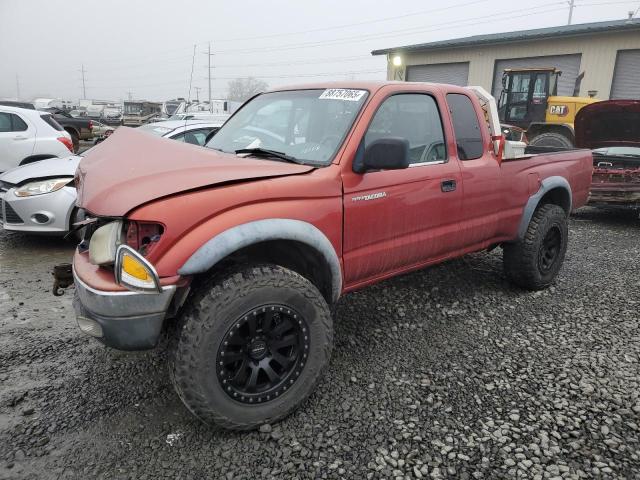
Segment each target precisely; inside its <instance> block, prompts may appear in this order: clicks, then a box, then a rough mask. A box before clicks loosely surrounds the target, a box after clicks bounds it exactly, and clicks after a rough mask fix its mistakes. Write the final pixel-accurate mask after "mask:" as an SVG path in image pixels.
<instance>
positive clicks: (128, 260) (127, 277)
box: [115, 245, 162, 293]
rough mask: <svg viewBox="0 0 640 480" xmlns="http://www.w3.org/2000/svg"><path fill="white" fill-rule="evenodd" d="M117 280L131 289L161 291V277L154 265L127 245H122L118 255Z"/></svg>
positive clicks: (150, 291)
mask: <svg viewBox="0 0 640 480" xmlns="http://www.w3.org/2000/svg"><path fill="white" fill-rule="evenodd" d="M115 272H116V282H118V283H119V284H120V285H122V286H123V287H127V288H128V289H129V290H134V291H138V292H143V293H159V292H161V291H162V288H161V287H160V279H159V278H158V273H157V272H156V269H155V268H153V265H151V263H149V261H148V260H147V259H145V258H144V257H143V256H142V255H140V254H139V253H138V252H136V251H135V250H134V249H133V248H131V247H128V246H127V245H120V246H119V247H118V253H117V255H116V268H115Z"/></svg>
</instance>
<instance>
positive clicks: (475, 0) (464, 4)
mask: <svg viewBox="0 0 640 480" xmlns="http://www.w3.org/2000/svg"><path fill="white" fill-rule="evenodd" d="M488 1H490V0H473V1H467V2H462V3H456V4H453V5H448V6H445V7H439V8H432V9H427V10H421V11H417V12H410V13H405V14H402V15H395V16H391V17H383V18H377V19H371V20H364V21H360V22H354V23H347V24H341V25H333V26H329V27H321V28H313V29H306V30H298V31H294V32H279V33H274V34H267V35H253V36H249V37H236V38H228V37H227V38H220V39H213V40H205V41H202V42H198V45H203V46H204V45H206V44H207V43H208V42H209V41H215V42H216V43H225V42H237V41H241V40H262V39H267V38H277V37H284V36H294V35H308V34H309V33H317V32H324V31H331V30H339V29H345V28H350V27H357V26H362V25H370V24H374V23H383V22H388V21H393V20H398V19H402V18H407V17H414V16H421V15H427V14H433V13H438V12H442V11H447V10H453V9H456V8H463V7H469V6H472V5H477V4H481V3H486V2H488ZM191 46H192V44H190V45H189V46H184V47H181V48H176V49H172V50H166V51H164V52H163V54H166V53H174V52H185V51H186V50H187V49H188V50H189V51H191ZM148 57H149V56H148V55H134V56H129V57H122V56H118V57H117V58H112V59H108V58H107V59H104V60H101V63H104V62H111V61H115V62H120V61H122V60H123V59H124V60H127V59H138V58H144V59H147V58H148ZM180 58H191V56H190V55H188V56H186V55H185V56H182V57H180ZM163 61H164V59H163Z"/></svg>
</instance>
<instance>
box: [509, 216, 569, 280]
mask: <svg viewBox="0 0 640 480" xmlns="http://www.w3.org/2000/svg"><path fill="white" fill-rule="evenodd" d="M567 238H568V226H567V216H566V213H565V211H564V210H563V209H562V208H561V207H559V206H558V205H553V204H546V205H542V206H541V207H539V208H538V209H537V210H536V212H535V213H534V214H533V218H532V219H531V222H530V223H529V227H528V228H527V232H526V234H525V236H524V238H523V239H522V240H520V241H518V242H516V243H509V244H505V245H504V248H503V262H504V272H505V275H506V276H507V278H508V279H509V281H511V282H512V283H515V284H516V285H518V286H520V287H522V288H526V289H529V290H541V289H543V288H546V287H548V286H549V285H551V283H552V282H553V280H554V279H555V278H556V276H557V275H558V272H559V271H560V268H561V267H562V263H563V261H564V256H565V253H566V251H567Z"/></svg>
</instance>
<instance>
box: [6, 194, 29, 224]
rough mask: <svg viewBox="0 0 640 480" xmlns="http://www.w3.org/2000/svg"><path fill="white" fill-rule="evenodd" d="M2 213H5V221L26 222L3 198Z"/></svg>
mask: <svg viewBox="0 0 640 480" xmlns="http://www.w3.org/2000/svg"><path fill="white" fill-rule="evenodd" d="M0 214H2V215H3V217H2V220H3V222H4V223H24V220H22V219H21V218H20V215H18V214H17V213H16V211H15V210H14V209H13V208H12V207H11V205H9V204H8V203H7V202H5V201H4V200H2V204H0Z"/></svg>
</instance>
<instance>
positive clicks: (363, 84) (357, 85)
mask: <svg viewBox="0 0 640 480" xmlns="http://www.w3.org/2000/svg"><path fill="white" fill-rule="evenodd" d="M389 85H397V86H399V87H400V86H401V87H403V89H405V90H406V89H407V88H406V87H407V86H415V87H420V88H424V86H425V85H429V86H430V87H432V88H436V89H437V88H446V89H447V91H451V90H463V89H464V88H463V87H458V86H455V85H448V84H442V83H428V82H399V81H390V80H362V81H355V80H349V81H331V82H318V83H302V84H300V83H298V84H293V85H285V86H283V87H276V88H273V89H270V90H269V91H270V92H282V91H286V90H313V89H318V90H324V89H329V88H341V89H353V90H368V91H369V92H371V93H373V92H375V91H377V90H379V89H381V88H382V87H386V86H389Z"/></svg>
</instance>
